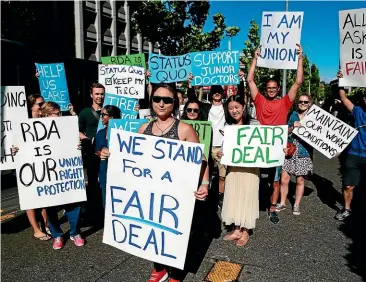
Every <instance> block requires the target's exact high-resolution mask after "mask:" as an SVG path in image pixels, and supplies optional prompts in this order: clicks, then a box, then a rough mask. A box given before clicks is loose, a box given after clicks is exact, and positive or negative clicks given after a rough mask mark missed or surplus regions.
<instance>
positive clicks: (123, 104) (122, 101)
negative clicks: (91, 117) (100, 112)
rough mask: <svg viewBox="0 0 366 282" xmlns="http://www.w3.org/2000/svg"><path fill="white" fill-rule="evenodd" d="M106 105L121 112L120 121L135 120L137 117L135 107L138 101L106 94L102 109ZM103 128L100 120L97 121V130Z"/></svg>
mask: <svg viewBox="0 0 366 282" xmlns="http://www.w3.org/2000/svg"><path fill="white" fill-rule="evenodd" d="M107 105H112V106H116V107H118V108H119V109H120V110H121V119H136V118H137V115H138V111H137V106H138V105H139V101H138V100H137V99H134V98H128V97H124V96H121V95H117V94H110V93H106V94H105V97H104V103H103V107H105V106H107ZM102 128H103V124H102V119H100V120H99V124H98V130H100V129H102Z"/></svg>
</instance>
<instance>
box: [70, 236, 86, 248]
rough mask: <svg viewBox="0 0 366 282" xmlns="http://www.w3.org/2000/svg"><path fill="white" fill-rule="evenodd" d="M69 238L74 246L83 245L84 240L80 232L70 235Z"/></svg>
mask: <svg viewBox="0 0 366 282" xmlns="http://www.w3.org/2000/svg"><path fill="white" fill-rule="evenodd" d="M70 240H71V241H74V244H75V246H76V247H82V246H84V245H85V240H84V239H83V238H81V236H80V234H78V235H75V236H70Z"/></svg>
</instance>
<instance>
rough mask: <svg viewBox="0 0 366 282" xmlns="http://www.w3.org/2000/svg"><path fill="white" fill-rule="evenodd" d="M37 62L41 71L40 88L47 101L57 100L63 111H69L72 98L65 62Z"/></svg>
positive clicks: (37, 66) (39, 71)
mask: <svg viewBox="0 0 366 282" xmlns="http://www.w3.org/2000/svg"><path fill="white" fill-rule="evenodd" d="M35 64H36V68H37V70H38V73H39V78H38V81H39V88H40V90H41V95H42V96H43V99H44V100H45V101H46V102H55V103H57V104H58V105H59V106H60V107H61V111H68V110H69V104H70V98H69V90H68V88H67V82H66V74H65V66H64V63H56V64H38V63H35Z"/></svg>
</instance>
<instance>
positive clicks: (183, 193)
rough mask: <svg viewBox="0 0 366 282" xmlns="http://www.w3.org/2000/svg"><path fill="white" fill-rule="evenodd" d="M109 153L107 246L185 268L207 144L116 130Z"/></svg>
mask: <svg viewBox="0 0 366 282" xmlns="http://www.w3.org/2000/svg"><path fill="white" fill-rule="evenodd" d="M109 151H110V152H111V155H110V157H109V160H108V162H109V163H108V172H107V201H106V210H105V222H104V236H103V242H104V243H106V244H109V245H111V246H114V247H116V248H118V249H121V250H123V251H125V252H128V253H130V254H132V255H135V256H138V257H141V258H144V259H147V260H151V261H154V262H158V263H162V264H165V265H169V266H173V267H176V268H179V269H183V266H184V262H185V259H186V252H187V246H188V240H189V234H190V229H191V223H192V216H193V209H194V204H195V198H194V191H196V190H197V187H198V182H199V174H200V170H201V163H202V157H203V146H202V145H201V144H196V143H189V142H182V141H177V140H172V139H166V138H159V137H155V136H149V135H141V134H136V133H132V132H127V131H122V130H118V129H114V128H113V129H112V131H111V139H110V146H109ZM182 172H184V173H182ZM187 176H189V177H187Z"/></svg>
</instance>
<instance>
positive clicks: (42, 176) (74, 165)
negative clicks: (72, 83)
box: [16, 116, 86, 210]
mask: <svg viewBox="0 0 366 282" xmlns="http://www.w3.org/2000/svg"><path fill="white" fill-rule="evenodd" d="M16 133H17V134H18V136H20V138H19V139H17V144H16V145H17V147H19V152H18V153H17V155H16V157H17V161H16V173H17V183H18V193H19V203H20V208H21V209H22V210H26V209H36V208H43V207H51V206H58V205H63V204H69V203H75V202H82V201H86V192H85V180H84V172H83V161H82V157H81V150H78V149H77V146H78V144H79V125H78V118H77V117H75V116H68V117H57V118H34V119H28V120H24V121H22V122H21V123H20V126H19V128H17V129H16Z"/></svg>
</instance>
